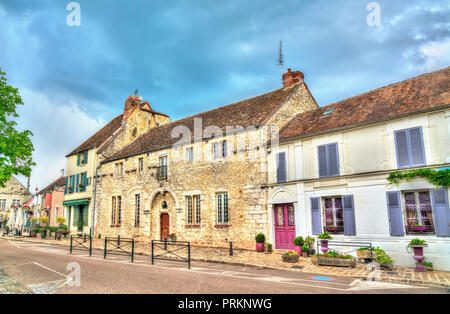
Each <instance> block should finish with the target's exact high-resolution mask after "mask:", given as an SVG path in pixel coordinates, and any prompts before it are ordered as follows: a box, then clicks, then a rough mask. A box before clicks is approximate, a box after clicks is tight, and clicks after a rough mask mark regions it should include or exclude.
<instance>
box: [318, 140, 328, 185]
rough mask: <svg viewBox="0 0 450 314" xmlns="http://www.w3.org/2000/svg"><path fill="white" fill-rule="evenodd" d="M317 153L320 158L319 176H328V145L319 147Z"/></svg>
mask: <svg viewBox="0 0 450 314" xmlns="http://www.w3.org/2000/svg"><path fill="white" fill-rule="evenodd" d="M317 154H318V160H319V177H320V178H321V177H327V176H328V162H327V146H326V145H322V146H318V147H317Z"/></svg>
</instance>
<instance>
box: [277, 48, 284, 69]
mask: <svg viewBox="0 0 450 314" xmlns="http://www.w3.org/2000/svg"><path fill="white" fill-rule="evenodd" d="M278 65H279V66H280V68H281V75H283V67H284V56H283V41H281V40H280V54H279V56H278Z"/></svg>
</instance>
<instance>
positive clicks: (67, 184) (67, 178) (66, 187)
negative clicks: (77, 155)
mask: <svg viewBox="0 0 450 314" xmlns="http://www.w3.org/2000/svg"><path fill="white" fill-rule="evenodd" d="M68 187H69V177H66V186H65V188H64V194H67V189H68Z"/></svg>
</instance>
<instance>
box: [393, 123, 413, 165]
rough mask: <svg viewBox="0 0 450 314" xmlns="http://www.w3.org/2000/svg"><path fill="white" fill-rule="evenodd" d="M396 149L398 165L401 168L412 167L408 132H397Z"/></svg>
mask: <svg viewBox="0 0 450 314" xmlns="http://www.w3.org/2000/svg"><path fill="white" fill-rule="evenodd" d="M395 148H396V150H395V151H396V154H397V165H398V167H399V168H405V167H409V166H410V161H409V153H408V132H407V130H402V131H396V132H395Z"/></svg>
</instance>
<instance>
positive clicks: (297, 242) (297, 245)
mask: <svg viewBox="0 0 450 314" xmlns="http://www.w3.org/2000/svg"><path fill="white" fill-rule="evenodd" d="M304 243H305V240H303V237H295V238H294V251H295V253H297V254H298V255H300V254H302V246H303V244H304Z"/></svg>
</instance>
